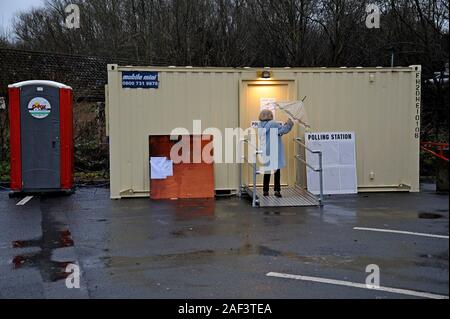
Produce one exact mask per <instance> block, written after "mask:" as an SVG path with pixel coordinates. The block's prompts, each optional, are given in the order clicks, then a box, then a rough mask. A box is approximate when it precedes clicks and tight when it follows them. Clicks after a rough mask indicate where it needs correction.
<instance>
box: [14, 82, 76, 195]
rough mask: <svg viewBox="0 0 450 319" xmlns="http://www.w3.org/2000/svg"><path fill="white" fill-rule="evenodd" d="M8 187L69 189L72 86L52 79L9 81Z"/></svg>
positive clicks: (17, 190)
mask: <svg viewBox="0 0 450 319" xmlns="http://www.w3.org/2000/svg"><path fill="white" fill-rule="evenodd" d="M8 88H9V121H10V151H11V190H12V194H13V195H14V194H17V193H41V192H42V193H44V192H61V191H62V192H67V193H71V192H72V190H73V186H74V183H73V171H74V153H73V109H72V88H71V87H69V86H67V85H64V84H61V83H57V82H53V81H26V82H20V83H16V84H12V85H9V87H8Z"/></svg>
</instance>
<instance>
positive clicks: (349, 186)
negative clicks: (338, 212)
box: [305, 132, 358, 195]
mask: <svg viewBox="0 0 450 319" xmlns="http://www.w3.org/2000/svg"><path fill="white" fill-rule="evenodd" d="M305 139H306V146H307V147H308V148H310V149H312V150H314V151H322V154H323V160H322V162H323V182H324V187H323V189H324V194H325V195H333V194H356V193H358V185H357V174H356V144H355V141H356V139H355V133H354V132H316V133H306V134H305ZM306 160H307V162H308V164H310V165H312V166H313V167H315V168H319V156H318V155H317V154H311V153H310V152H306ZM306 171H307V175H306V177H307V184H308V190H309V191H310V192H311V193H313V194H316V195H318V194H319V193H320V176H319V173H318V172H314V171H313V170H312V169H311V168H307V170H306Z"/></svg>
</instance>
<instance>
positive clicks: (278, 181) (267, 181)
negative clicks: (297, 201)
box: [263, 169, 281, 194]
mask: <svg viewBox="0 0 450 319" xmlns="http://www.w3.org/2000/svg"><path fill="white" fill-rule="evenodd" d="M271 175H272V174H270V173H269V174H264V187H263V192H264V193H265V194H266V193H268V192H269V188H270V178H271ZM274 190H275V192H281V170H279V169H278V170H276V171H275V188H274Z"/></svg>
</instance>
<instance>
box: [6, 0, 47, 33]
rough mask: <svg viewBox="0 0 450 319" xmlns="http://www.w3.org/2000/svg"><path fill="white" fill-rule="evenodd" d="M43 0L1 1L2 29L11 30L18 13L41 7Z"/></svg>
mask: <svg viewBox="0 0 450 319" xmlns="http://www.w3.org/2000/svg"><path fill="white" fill-rule="evenodd" d="M42 3H43V0H0V29H2V28H3V30H5V29H9V28H10V27H11V20H12V18H13V17H14V15H15V14H16V13H17V12H20V11H23V10H27V9H31V8H33V7H39V6H40V5H41V4H42Z"/></svg>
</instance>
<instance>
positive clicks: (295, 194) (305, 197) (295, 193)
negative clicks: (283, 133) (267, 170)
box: [240, 138, 323, 207]
mask: <svg viewBox="0 0 450 319" xmlns="http://www.w3.org/2000/svg"><path fill="white" fill-rule="evenodd" d="M294 141H295V142H296V144H297V145H298V146H299V153H298V154H297V155H296V156H295V158H296V159H297V161H298V163H299V164H300V165H298V166H297V169H299V168H301V169H305V168H306V167H309V168H310V169H312V170H313V171H315V172H318V173H319V179H320V181H319V183H320V195H319V196H315V195H313V194H312V193H311V192H309V191H308V190H307V188H306V186H305V185H301V184H302V182H301V180H300V179H299V178H298V176H297V183H296V185H295V186H294V187H285V188H283V189H282V193H283V197H282V198H277V197H275V196H263V190H262V187H258V186H257V176H258V175H261V174H262V173H261V172H260V171H259V170H258V164H257V161H256V160H253V161H249V159H248V158H247V157H245V156H242V157H241V158H242V160H243V165H248V166H249V167H250V168H251V170H252V176H253V184H252V185H245V184H241V190H240V191H241V194H242V193H246V194H248V195H249V196H250V197H251V198H252V206H253V207H308V206H323V168H322V167H323V166H322V152H320V151H314V150H311V149H309V148H308V147H307V146H306V145H305V144H304V143H303V141H302V140H301V139H300V138H296V139H294ZM241 143H245V144H247V145H248V148H249V149H252V150H253V151H252V152H249V153H253V154H252V155H253V156H254V159H257V157H258V155H260V154H262V152H261V151H260V150H259V149H258V147H257V146H256V145H253V144H252V143H251V142H250V141H249V139H248V138H244V139H242V140H241ZM240 149H242V147H241V148H240ZM305 152H310V153H311V154H314V155H316V156H318V159H319V167H313V166H312V165H310V164H309V163H308V162H307V161H306V159H305V158H304V157H303V156H302V154H304V153H305ZM240 172H241V174H240V176H241V177H240V178H241V183H242V167H241V169H240ZM297 175H298V174H297Z"/></svg>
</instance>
